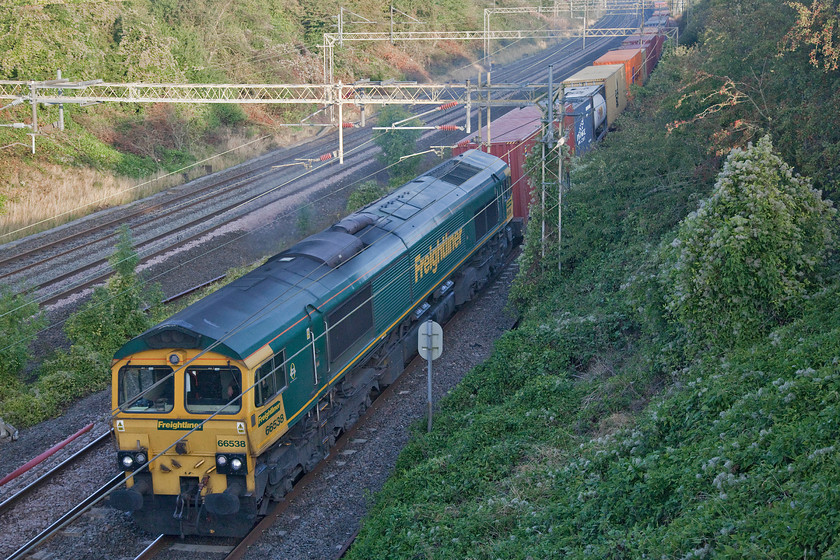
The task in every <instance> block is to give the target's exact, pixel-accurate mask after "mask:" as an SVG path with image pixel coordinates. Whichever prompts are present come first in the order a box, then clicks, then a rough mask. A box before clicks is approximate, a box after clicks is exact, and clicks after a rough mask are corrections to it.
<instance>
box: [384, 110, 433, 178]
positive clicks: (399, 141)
mask: <svg viewBox="0 0 840 560" xmlns="http://www.w3.org/2000/svg"><path fill="white" fill-rule="evenodd" d="M410 116H411V113H410V112H408V111H407V110H405V109H403V108H402V107H399V106H397V105H386V106H385V107H384V108H383V109H382V110H381V111H380V112H379V114H378V115H377V117H376V122H377V124H378V126H390V125H392V124H394V123H395V122H398V121H402V120H405V119H407V118H409V117H410ZM421 124H422V123H421V122H420V121H419V120H418V119H416V118H415V119H412V120H410V121H408V122H405V123H403V124H402V125H401V126H420V125H421ZM420 133H421V131H420V130H391V131H379V134H378V135H377V136H376V138H375V139H374V142H375V143H376V145H377V146H379V147H380V148H381V149H382V153H381V154H380V155H379V156H378V158H377V159H379V163H381V164H382V165H386V166H391V167H390V169H389V173H390V175H391V179H392V181H391V183H392V184H402V183H404V182H406V181H410V180H411V179H413V178H414V177H415V176H416V175H417V168H418V166H419V165H420V160H419V159H418V158H417V157H410V158H407V159H404V160H402V161H400V159H401V158H402V157H404V156H408V155H411V154H413V153H415V152H417V140H418V139H419V138H420Z"/></svg>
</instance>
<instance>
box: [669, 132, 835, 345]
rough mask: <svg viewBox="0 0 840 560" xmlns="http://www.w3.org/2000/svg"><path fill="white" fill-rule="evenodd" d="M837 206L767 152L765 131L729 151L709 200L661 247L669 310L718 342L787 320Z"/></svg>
mask: <svg viewBox="0 0 840 560" xmlns="http://www.w3.org/2000/svg"><path fill="white" fill-rule="evenodd" d="M835 213H836V211H835V209H834V208H833V207H832V205H831V203H830V202H829V201H824V200H823V199H822V197H821V193H820V192H819V191H817V190H814V189H813V188H811V185H810V181H809V180H808V179H805V178H802V177H799V176H795V175H794V174H793V171H792V170H791V168H790V167H789V166H788V165H787V164H785V163H784V162H783V161H782V160H781V158H779V157H778V156H777V155H776V154H774V153H773V146H772V142H771V140H770V138H769V136H765V137H764V138H762V139H761V140H759V142H758V144H756V145H755V146H753V145H752V144H749V145H748V147H747V149H745V150H740V149H735V150H733V151H732V152H731V153H730V155H729V157H728V159H727V161H726V164H725V165H724V168H723V171H722V172H721V173H720V175H719V176H718V180H717V183H716V184H715V187H714V191H713V193H712V195H711V197H710V198H708V199H706V200H704V201H702V202H701V204H700V209H699V210H697V211H695V212H693V213H691V214H690V215H689V216H688V217H687V218H686V219H685V220H683V222H682V223H681V224H680V226H679V229H678V232H677V236H676V238H675V239H674V240H673V242H672V243H670V244H668V245H665V246H664V247H663V248H662V249H661V253H660V254H661V257H662V267H661V272H660V280H661V282H662V286H663V288H664V291H665V301H666V308H667V310H668V311H669V312H670V313H671V314H672V316H673V317H675V318H676V319H677V320H678V321H679V322H680V323H682V324H683V325H685V326H686V327H687V328H688V330H689V331H691V332H693V333H695V334H700V335H704V336H708V337H709V338H711V339H718V340H720V341H726V340H728V339H732V338H733V337H734V339H738V338H741V337H750V336H752V335H756V334H760V333H762V332H764V330H765V328H766V327H768V326H771V325H773V324H778V323H779V322H781V321H784V320H785V319H787V318H788V317H789V316H790V315H791V313H792V312H793V311H794V309H796V307H797V303H798V302H799V300H800V298H801V297H802V295H803V294H805V293H806V292H807V290H808V288H809V286H811V285H812V284H813V282H814V280H815V276H816V271H817V267H818V264H819V263H820V260H821V259H822V258H823V256H824V255H825V254H826V252H827V251H828V249H829V247H830V244H831V242H832V239H833V233H834V229H835V227H836V224H835V222H834V215H835Z"/></svg>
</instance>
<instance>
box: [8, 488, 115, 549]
mask: <svg viewBox="0 0 840 560" xmlns="http://www.w3.org/2000/svg"><path fill="white" fill-rule="evenodd" d="M124 479H125V475H124V474H123V473H120V474H118V475H116V476H115V477H114V478H112V479H111V480H109V481H108V482H106V483H105V485H104V486H102V487H101V488H100V489H99V490H97V491H96V492H94V493H93V494H91V495H90V496H88V497H87V498H85V499H84V500H82V501H81V502H79V503H78V504H77V505H75V506H74V507H73V509H71V510H70V511H68V512H67V513H65V514H64V515H62V516H61V517H60V518H59V519H58V520H57V521H55V522H54V523H52V524H51V525H50V526H49V527H47V528H46V529H44V530H43V531H41V532H40V533H39V534H38V535H37V536H36V537H35V538H33V539H32V540H30V541H29V542H28V543H26V544H25V545H23V546H22V547H20V548H19V549H17V550H16V551H15V552H13V553H12V555H11V556H9V557H8V558H6V560H17V559H18V558H23V557H24V556H26V555H27V554H29V552H30V551H32V550H34V549H35V548H36V547H38V546H40V545H41V544H43V543H45V542H47V541H48V540H50V539H51V538H52V537H54V536H55V535H56V533H58V532H59V531H60V530H61V529H63V528H64V526H65V525H67V524H68V523H70V522H71V521H73V520H75V519H76V518H77V517H79V516H80V515H81V514H82V513H84V512H85V511H86V510H87V509H88V507H90V506H91V505H93V504H94V503H96V502H97V500H99V499H100V498H101V497H102V496H104V495H105V494H106V493H107V492H108V491H110V490H111V489H112V488H115V487H116V486H118V485H120V484H121V483H122V481H123V480H124Z"/></svg>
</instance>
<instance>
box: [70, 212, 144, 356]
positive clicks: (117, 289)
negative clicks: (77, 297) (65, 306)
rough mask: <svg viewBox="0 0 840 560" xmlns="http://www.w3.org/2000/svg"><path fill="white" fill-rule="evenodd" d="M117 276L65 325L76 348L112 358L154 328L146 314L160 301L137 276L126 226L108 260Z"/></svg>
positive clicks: (135, 257) (135, 262)
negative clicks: (121, 348) (134, 338)
mask: <svg viewBox="0 0 840 560" xmlns="http://www.w3.org/2000/svg"><path fill="white" fill-rule="evenodd" d="M109 262H110V264H111V266H112V267H113V268H114V271H115V274H114V275H113V276H112V277H111V278H109V279H108V282H107V284H106V286H105V287H104V288H102V287H100V288H96V289H95V290H94V292H93V295H92V296H91V298H90V300H89V301H88V302H87V303H85V304H84V305H83V306H82V308H81V309H80V310H79V311H77V312H76V313H74V314H73V315H72V316H71V317H70V318H69V319H68V320H67V322H66V323H65V325H64V331H65V332H66V333H67V337H68V338H69V339H70V342H71V343H72V344H73V346H79V347H80V348H85V349H87V350H92V351H94V352H98V353H99V354H101V355H102V356H105V357H107V359H110V357H111V356H112V355H113V354H114V352H115V351H116V350H117V349H118V348H119V347H120V346H122V345H123V344H124V343H125V342H126V341H127V340H128V339H130V338H131V337H133V336H136V335H138V334H140V333H141V332H143V331H144V330H146V329H147V328H149V327H151V326H152V325H153V324H154V319H153V316H152V315H151V314H150V313H147V312H146V309H148V308H154V307H155V306H157V305H158V303H159V302H160V300H161V294H160V290H159V289H158V288H157V287H156V286H151V287H149V286H146V285H145V283H144V282H143V281H142V280H141V279H140V278H139V277H138V276H137V275H136V274H135V272H134V269H135V267H136V266H137V263H138V257H137V253H136V252H135V251H134V248H133V246H132V238H131V233H130V231H129V230H128V227H127V226H123V227H122V228H121V230H120V236H119V241H118V242H117V250H116V252H115V253H114V254H113V255H112V256H111V258H110V259H109Z"/></svg>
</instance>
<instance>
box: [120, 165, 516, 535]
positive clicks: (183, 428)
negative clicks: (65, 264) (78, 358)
mask: <svg viewBox="0 0 840 560" xmlns="http://www.w3.org/2000/svg"><path fill="white" fill-rule="evenodd" d="M512 217H513V202H512V199H511V182H510V169H509V167H508V166H507V165H506V164H505V163H504V162H503V161H502V160H500V159H499V158H497V157H495V156H492V155H490V154H486V153H483V152H480V151H475V150H473V151H469V152H466V153H463V154H460V155H458V156H457V157H454V158H453V159H451V160H448V161H446V162H444V163H442V164H441V165H438V166H437V167H435V168H433V169H431V170H430V171H429V172H427V173H425V174H423V175H421V176H419V177H417V178H416V179H414V180H413V181H411V182H410V183H408V184H406V185H404V186H402V187H401V188H399V189H397V190H396V191H395V192H394V193H392V194H390V195H388V196H386V197H384V198H382V199H380V200H379V201H377V202H375V203H372V204H371V205H369V206H367V207H365V208H364V209H362V210H360V211H358V212H356V213H353V214H351V215H349V216H347V217H346V218H344V219H342V220H341V221H339V222H338V223H336V224H335V225H333V226H332V227H330V228H328V229H326V230H324V231H322V232H320V233H317V234H315V235H312V236H310V237H307V238H305V239H303V240H302V241H300V242H299V243H297V244H295V245H293V246H292V247H290V248H289V249H288V250H286V251H283V252H282V253H280V254H278V255H275V256H274V257H272V258H270V259H268V261H267V262H266V263H265V264H263V265H262V266H260V267H258V268H256V269H255V270H253V271H252V272H250V273H248V274H246V275H245V276H243V277H241V278H239V279H238V280H235V281H234V282H232V283H230V284H229V285H227V286H225V287H223V288H221V289H220V290H218V291H216V292H215V293H213V294H211V295H209V296H207V297H205V298H204V299H202V300H200V301H198V302H197V303H195V304H193V305H191V306H189V307H187V308H186V309H184V310H183V311H180V312H178V313H176V314H175V315H173V316H172V317H170V318H169V319H167V320H165V321H163V322H162V323H160V324H158V325H157V326H155V327H153V328H151V329H149V330H148V331H146V332H144V333H143V334H141V335H139V336H137V337H136V338H134V339H132V340H131V341H129V342H128V343H126V344H125V345H124V346H123V347H122V348H121V349H120V350H119V351H117V353H116V355H115V356H114V360H113V363H112V391H113V397H112V403H113V409H114V411H115V413H114V415H113V425H114V434H115V440H116V441H115V443H116V447H117V450H116V454H117V457H116V459H117V464H118V465H119V468H120V469H122V470H123V471H125V473H126V478H127V480H126V486H125V487H124V488H122V489H120V490H117V491H115V492H114V493H112V495H111V496H110V499H109V503H110V505H111V506H112V507H115V508H117V509H120V510H123V511H129V512H131V513H132V515H133V517H134V519H135V520H136V522H137V523H138V524H139V525H140V526H141V527H143V528H144V529H146V530H148V531H150V532H153V533H165V534H175V535H178V534H180V535H186V534H197V535H211V534H212V535H219V536H241V535H244V534H246V533H247V532H248V531H249V530H250V529H251V527H252V526H253V524H254V522H255V520H256V518H257V517H258V516H260V515H261V514H264V513H265V512H266V510H267V507H268V505H269V503H270V502H271V501H272V500H278V499H279V498H281V497H282V496H283V495H284V494H286V493H287V492H288V491H289V490H290V489H291V487H292V485H293V484H294V483H295V482H296V481H297V480H298V479H299V478H300V477H301V476H303V474H304V473H306V472H307V471H309V470H311V469H312V468H313V467H314V466H315V465H316V464H317V463H318V462H319V461H320V460H321V459H322V458H323V457H324V456H325V455H326V454H327V452H328V449H329V447H330V446H331V445H332V444H333V443H334V441H335V439H336V438H337V437H338V436H339V435H340V434H341V433H342V432H343V431H345V430H346V429H347V428H348V427H349V426H351V425H352V424H353V423H354V422H355V421H356V420H357V419H358V417H359V415H360V414H362V412H363V411H364V410H365V408H366V407H367V406H369V405H370V402H371V398H372V396H375V395H376V393H377V392H378V391H381V390H382V389H383V388H384V387H385V386H387V385H388V384H390V383H392V382H393V381H394V380H395V379H396V377H397V376H398V375H399V374H400V373H401V372H402V370H403V369H404V366H405V365H406V364H407V363H408V361H409V360H411V359H412V357H413V356H414V355H415V354H416V346H417V330H418V327H419V325H420V324H421V323H422V322H424V321H425V320H427V319H433V320H435V321H438V322H443V321H445V320H446V319H447V318H449V317H450V316H451V315H452V314H453V313H454V312H455V310H456V308H458V306H460V305H462V304H463V303H465V302H467V301H469V300H470V299H471V298H472V297H473V296H474V295H475V293H476V291H477V290H479V289H480V288H481V287H482V286H483V285H484V284H485V283H487V281H488V280H489V279H490V278H491V277H492V276H493V274H494V272H496V271H498V270H500V268H501V267H502V266H503V263H504V261H505V259H506V256H507V255H508V253H509V251H510V250H511V247H512V245H513V243H514V241H515V237H516V236H517V234H518V232H516V231H515V230H514V224H512Z"/></svg>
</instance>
